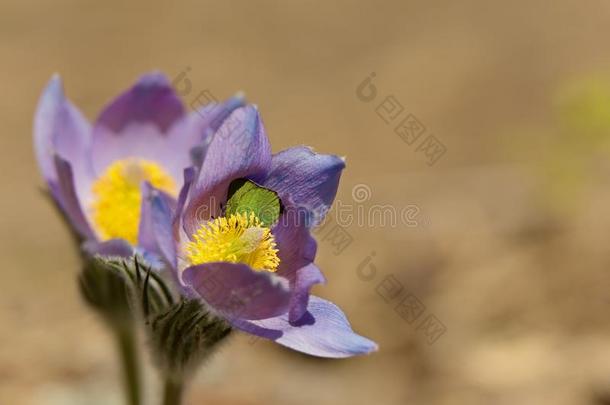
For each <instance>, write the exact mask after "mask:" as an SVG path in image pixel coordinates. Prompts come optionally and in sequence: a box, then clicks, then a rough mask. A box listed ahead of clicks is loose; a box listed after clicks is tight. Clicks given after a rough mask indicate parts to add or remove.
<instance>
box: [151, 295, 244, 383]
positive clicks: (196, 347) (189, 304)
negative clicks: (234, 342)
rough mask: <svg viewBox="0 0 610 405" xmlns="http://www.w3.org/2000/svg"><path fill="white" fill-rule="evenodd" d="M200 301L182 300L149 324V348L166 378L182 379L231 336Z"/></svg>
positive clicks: (226, 327)
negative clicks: (151, 346)
mask: <svg viewBox="0 0 610 405" xmlns="http://www.w3.org/2000/svg"><path fill="white" fill-rule="evenodd" d="M231 330H232V329H231V325H230V324H229V323H227V321H225V320H224V319H222V318H220V317H217V316H216V315H214V314H212V313H211V312H210V311H209V310H208V309H207V308H206V307H205V306H204V305H203V304H202V303H201V302H200V301H197V300H186V299H185V300H182V301H180V302H177V303H175V304H174V305H173V306H172V307H171V308H169V309H168V310H167V311H166V312H164V313H162V314H158V315H157V316H156V317H154V318H153V319H151V320H150V322H149V332H150V336H151V344H152V345H153V349H154V353H155V354H156V358H157V362H158V363H159V366H160V367H161V368H162V369H163V370H165V373H166V374H168V375H174V376H186V375H188V374H189V373H190V371H191V370H192V369H194V368H195V367H196V366H197V365H198V364H199V363H200V362H201V361H202V360H203V359H205V358H206V357H207V356H208V355H209V354H210V353H212V351H213V349H214V348H216V347H217V345H218V344H219V343H220V342H221V341H222V340H223V339H224V338H226V337H227V336H228V335H229V334H230V333H231Z"/></svg>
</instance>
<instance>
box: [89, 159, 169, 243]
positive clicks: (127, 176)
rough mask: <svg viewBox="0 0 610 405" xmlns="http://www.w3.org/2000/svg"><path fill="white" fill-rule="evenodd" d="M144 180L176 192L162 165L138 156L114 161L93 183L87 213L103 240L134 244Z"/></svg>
mask: <svg viewBox="0 0 610 405" xmlns="http://www.w3.org/2000/svg"><path fill="white" fill-rule="evenodd" d="M143 181H148V182H149V183H150V184H152V185H153V186H154V187H156V188H158V189H160V190H163V191H165V192H167V193H169V194H172V195H175V194H176V184H175V182H174V179H173V178H172V177H171V176H169V175H168V174H167V173H166V172H165V171H164V170H163V168H162V167H161V166H159V165H158V164H157V163H155V162H152V161H149V160H144V159H137V158H127V159H122V160H117V161H116V162H114V163H112V164H111V165H110V166H108V168H107V169H106V171H105V172H104V174H102V175H101V176H100V177H99V178H98V179H97V180H96V181H95V182H94V183H93V186H92V188H91V191H92V194H93V203H92V204H91V206H90V212H91V218H92V219H93V223H94V224H95V228H96V230H97V231H98V233H99V235H100V236H101V239H102V240H107V239H112V238H123V239H125V240H126V241H128V242H130V243H131V244H133V245H135V244H136V243H137V241H138V227H139V224H140V211H141V206H142V192H141V189H140V187H141V185H142V182H143Z"/></svg>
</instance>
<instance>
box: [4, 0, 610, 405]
mask: <svg viewBox="0 0 610 405" xmlns="http://www.w3.org/2000/svg"><path fill="white" fill-rule="evenodd" d="M126 3H128V4H126ZM609 38H610V3H608V2H604V1H589V2H582V1H576V0H574V1H568V0H560V1H539V0H534V1H520V2H489V1H484V0H472V1H461V2H449V1H435V0H432V1H383V2H376V1H368V2H366V1H358V2H356V1H353V2H352V1H334V2H326V1H284V2H282V1H258V2H246V1H227V2H220V1H215V2H209V1H201V0H199V1H178V2H161V1H145V2H119V1H102V2H95V1H77V0H73V1H67V0H59V1H53V2H51V1H30V0H19V1H17V0H10V1H8V0H1V1H0V60H1V64H0V66H1V68H0V69H1V71H2V73H3V76H2V79H0V83H1V84H0V89H1V92H0V122H1V123H2V135H1V136H0V142H1V143H0V145H1V151H2V154H1V156H2V158H1V159H0V184H2V189H3V191H2V198H1V199H0V208H1V211H2V215H1V216H0V224H1V226H0V229H1V234H0V257H1V258H2V270H1V271H0V286H1V291H0V403H1V404H11V405H22V404H23V405H26V404H27V405H30V404H32V405H38V404H51V405H54V404H68V405H71V404H94V405H95V404H120V403H121V397H120V390H119V387H120V385H119V384H120V380H119V375H118V368H117V362H116V361H115V360H116V359H115V353H114V351H113V349H114V347H113V341H112V339H111V338H110V336H109V335H108V334H107V333H106V331H105V329H104V328H103V327H102V325H101V324H100V322H99V321H98V319H97V318H96V317H95V316H93V315H92V314H91V313H90V312H88V311H87V310H86V309H85V308H84V306H83V305H82V303H81V300H80V297H79V295H78V293H77V289H76V285H75V276H76V272H77V268H78V267H77V266H78V261H77V257H76V254H75V252H74V250H73V248H72V246H71V243H70V239H69V235H68V232H67V231H66V229H65V228H64V227H63V225H62V223H61V221H60V219H59V218H58V217H57V215H55V212H54V211H53V209H52V207H51V205H50V204H49V203H48V201H46V200H45V199H44V198H43V196H42V194H41V192H40V190H41V187H42V186H43V182H42V180H41V177H40V175H39V173H38V171H37V167H36V165H35V161H34V156H33V152H32V145H31V127H32V118H33V114H34V109H35V106H36V102H37V99H38V96H39V95H40V92H41V91H42V89H43V86H44V85H45V83H46V82H47V80H48V79H49V78H50V76H51V75H52V74H53V73H54V72H59V73H60V74H61V75H62V77H63V78H64V81H65V87H66V91H67V94H68V96H69V97H70V98H71V99H72V100H73V101H74V102H75V103H76V104H77V105H78V106H79V107H80V108H81V109H82V110H83V111H84V113H85V114H86V115H87V116H88V117H89V118H90V119H94V118H95V116H96V114H97V112H98V111H99V110H100V109H101V108H102V107H103V105H104V104H105V103H106V102H107V101H108V100H109V99H110V98H112V97H113V96H114V95H116V94H118V93H119V92H120V91H122V90H123V89H125V88H126V87H127V86H129V85H130V84H131V83H132V82H133V81H134V80H135V79H136V78H137V77H138V76H139V75H140V74H141V73H143V72H146V71H150V70H152V69H160V70H162V71H164V72H165V73H166V74H167V75H168V76H170V77H175V76H176V75H178V74H179V73H180V72H182V71H183V70H184V69H185V68H186V67H190V69H191V70H190V72H189V78H190V80H191V81H192V83H193V93H191V95H190V98H189V96H185V102H190V101H191V99H192V96H193V95H195V92H197V91H200V90H204V89H209V90H210V91H211V92H212V93H213V94H215V95H216V96H217V97H219V98H225V97H227V96H230V95H231V94H233V93H234V92H236V91H238V90H243V91H244V92H245V93H246V94H247V96H248V98H249V100H250V101H251V102H254V103H256V104H258V105H259V107H260V110H261V112H262V114H263V118H264V120H265V124H266V127H267V130H268V133H269V136H270V138H271V141H272V145H273V147H274V150H275V151H279V150H281V149H283V148H285V147H288V146H291V145H295V144H308V145H312V146H315V148H316V150H317V151H320V152H329V153H337V154H341V155H346V156H347V162H348V169H347V170H346V171H345V173H344V176H343V179H342V184H341V186H340V191H339V195H338V198H339V199H341V201H343V202H344V203H350V202H351V203H352V204H353V199H352V197H353V196H352V190H353V188H354V187H356V186H359V187H361V188H362V185H364V186H365V188H364V190H365V191H367V192H370V193H369V194H368V195H367V196H366V197H367V198H366V200H365V201H363V202H362V203H361V204H360V205H361V206H363V207H364V208H367V209H368V208H370V207H371V206H372V205H390V206H392V207H394V208H395V209H396V210H400V209H402V208H404V207H413V206H417V208H418V209H419V212H418V213H417V215H416V218H415V222H416V225H415V226H413V224H410V226H407V225H406V224H404V223H401V224H399V225H398V226H394V227H393V226H388V225H386V226H381V225H375V226H364V227H360V226H357V224H355V225H352V226H349V227H347V228H345V231H346V232H348V233H349V235H350V237H351V238H352V239H353V241H352V243H351V244H350V245H349V246H347V247H345V248H344V250H343V251H342V252H341V253H339V254H336V253H337V249H336V248H337V247H336V246H334V243H332V242H333V239H332V238H328V237H327V238H326V240H324V235H325V234H324V232H325V231H324V229H323V230H321V231H320V232H319V234H318V238H319V246H320V247H319V255H318V263H319V265H320V266H321V268H322V269H323V270H324V271H325V273H326V275H327V277H328V285H327V286H322V287H318V288H316V293H318V294H320V295H323V296H325V297H329V298H332V299H333V301H335V302H336V303H337V304H339V305H340V306H341V307H342V308H343V309H344V310H345V312H346V313H347V314H348V316H349V318H350V320H351V322H352V324H353V326H354V328H355V329H356V330H357V331H358V332H360V333H362V334H364V335H365V336H368V337H370V338H372V339H374V340H376V341H377V342H378V343H379V345H380V348H381V350H380V351H379V352H378V353H375V354H373V355H371V356H368V357H362V358H355V359H349V360H342V361H324V360H319V359H314V358H308V357H305V356H302V355H299V354H296V353H293V352H289V351H288V350H284V349H282V348H280V347H279V346H276V345H274V344H272V343H270V342H258V343H256V344H255V345H252V344H250V342H249V340H248V338H247V337H246V336H244V335H239V336H237V337H234V338H233V340H232V342H230V343H229V344H228V345H226V346H225V347H224V348H223V349H222V351H221V352H220V353H219V354H218V355H217V356H216V357H215V358H214V359H213V360H212V361H210V362H209V364H207V367H205V368H204V369H203V370H201V372H200V373H199V374H198V375H197V378H196V379H195V381H193V383H192V385H191V387H190V389H189V392H188V404H236V405H246V404H247V405H254V404H266V405H270V404H297V405H300V404H312V403H315V404H370V403H378V404H390V405H391V404H426V405H437V404H438V405H441V404H442V405H444V404H470V405H478V404H520V405H529V404H537V405H539V404H553V405H562V404H608V403H610V318H609V313H608V310H609V308H610V295H609V293H608V290H609V287H610V273H609V271H610V250H609V249H608V240H609V238H608V236H609V235H610V204H609V203H610V165H609V164H608V162H609V160H608V156H609V152H610V148H608V145H610V143H609V142H608V140H610V45H609ZM371 72H375V74H376V76H375V79H374V85H375V86H376V88H377V90H378V94H377V98H376V99H375V100H374V101H372V102H370V103H366V102H363V101H361V100H360V99H359V98H358V97H357V96H356V87H357V86H358V85H359V84H360V83H361V82H362V81H363V80H364V79H365V78H366V77H367V76H368V75H369V74H370V73H371ZM388 95H393V96H394V97H395V100H397V101H398V102H400V103H401V104H402V105H403V106H404V112H403V113H402V115H401V116H400V117H399V118H398V119H397V120H398V121H399V120H400V119H402V118H403V117H404V116H406V114H407V113H411V114H414V116H416V117H417V119H418V120H419V121H420V122H421V123H422V124H423V125H424V126H425V127H426V133H425V134H424V135H423V136H422V138H421V139H420V140H423V139H424V137H425V136H427V135H429V134H433V135H434V136H436V138H437V139H438V140H439V141H441V142H442V144H443V145H444V146H445V147H446V153H445V154H444V155H443V156H442V157H441V158H440V159H439V160H438V161H437V162H436V164H434V165H432V166H430V165H429V164H428V160H427V157H426V155H425V154H424V153H423V151H421V150H420V151H417V150H416V149H417V143H416V144H414V145H408V144H407V143H405V142H403V140H401V138H400V137H399V136H398V135H396V133H394V127H395V124H396V123H397V122H398V121H395V122H394V123H393V124H386V123H385V122H384V121H383V120H382V119H381V118H380V117H379V116H378V114H377V112H376V107H377V106H378V105H379V104H380V102H381V101H382V100H383V99H384V97H385V96H388ZM372 252H374V256H370V255H371V253H372ZM367 257H368V259H371V258H372V260H371V261H369V262H365V260H366V259H367ZM359 265H360V266H361V267H358V266H359ZM363 266H365V267H363ZM370 266H374V267H370ZM358 269H360V273H359V272H358ZM363 269H364V270H363ZM363 271H365V272H368V273H366V274H373V276H371V277H370V278H371V280H369V281H367V280H364V279H363V277H362V272H363ZM372 271H375V272H374V273H371V272H372ZM359 274H360V275H359ZM389 276H392V277H393V278H391V279H390V280H391V281H392V283H393V284H392V285H394V287H396V286H399V287H400V286H402V290H400V288H398V289H396V288H394V290H392V291H390V292H391V294H393V293H396V296H394V295H391V296H388V288H387V287H388V284H387V282H388V281H387V280H388V279H387V277H389ZM380 292H381V293H383V292H385V293H386V294H385V295H383V294H382V295H383V296H382V295H380ZM409 294H411V295H409ZM405 297H417V299H418V300H419V302H421V304H422V305H425V312H424V313H423V315H421V317H420V318H418V319H417V320H416V321H413V322H412V323H409V322H407V321H406V320H405V319H404V318H403V317H401V313H400V312H399V311H397V310H396V309H395V308H396V306H397V305H399V304H400V303H401V302H402V301H401V300H402V299H405ZM386 300H387V302H386ZM403 315H404V313H403ZM428 315H433V316H434V317H435V319H436V320H438V321H439V322H442V325H444V328H445V332H444V334H442V335H441V336H435V337H434V339H430V336H429V335H427V334H426V329H425V328H423V327H421V323H422V321H423V320H424V319H425V318H426V317H427V316H428ZM430 340H434V342H432V344H430ZM153 377H154V375H153ZM158 388H159V386H158V385H152V386H151V387H150V393H149V398H151V399H154V398H155V397H156V395H158ZM151 403H153V402H151Z"/></svg>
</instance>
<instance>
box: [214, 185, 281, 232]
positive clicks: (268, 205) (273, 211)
mask: <svg viewBox="0 0 610 405" xmlns="http://www.w3.org/2000/svg"><path fill="white" fill-rule="evenodd" d="M280 211H281V204H280V198H279V197H278V195H277V193H276V192H275V191H272V190H269V189H267V188H265V187H261V186H259V185H258V184H256V183H254V182H253V181H250V180H246V179H238V180H235V181H234V182H232V183H231V185H230V186H229V199H228V201H227V208H226V215H227V216H228V215H231V214H237V213H250V212H253V213H254V215H256V216H257V217H258V219H260V220H261V222H262V223H263V225H265V226H271V225H273V224H274V223H275V221H277V219H278V218H279V216H280Z"/></svg>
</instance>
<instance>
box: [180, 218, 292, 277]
mask: <svg viewBox="0 0 610 405" xmlns="http://www.w3.org/2000/svg"><path fill="white" fill-rule="evenodd" d="M275 246H276V244H275V239H274V237H273V234H272V233H271V231H270V230H269V228H267V227H264V226H263V225H262V224H261V221H260V220H259V219H258V218H257V217H256V215H254V213H250V214H245V213H237V214H231V215H230V216H229V217H223V218H216V219H214V220H213V221H210V222H208V223H207V224H204V225H202V226H200V227H199V229H198V230H197V232H196V233H195V235H193V240H192V241H191V242H189V243H188V244H187V246H186V257H187V259H188V260H189V262H190V263H191V264H202V263H209V262H231V263H244V264H247V265H248V266H250V267H251V268H253V269H255V270H266V271H270V272H274V271H276V270H277V266H278V265H279V264H280V259H279V258H278V257H277V252H278V250H277V249H276V248H275Z"/></svg>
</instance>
